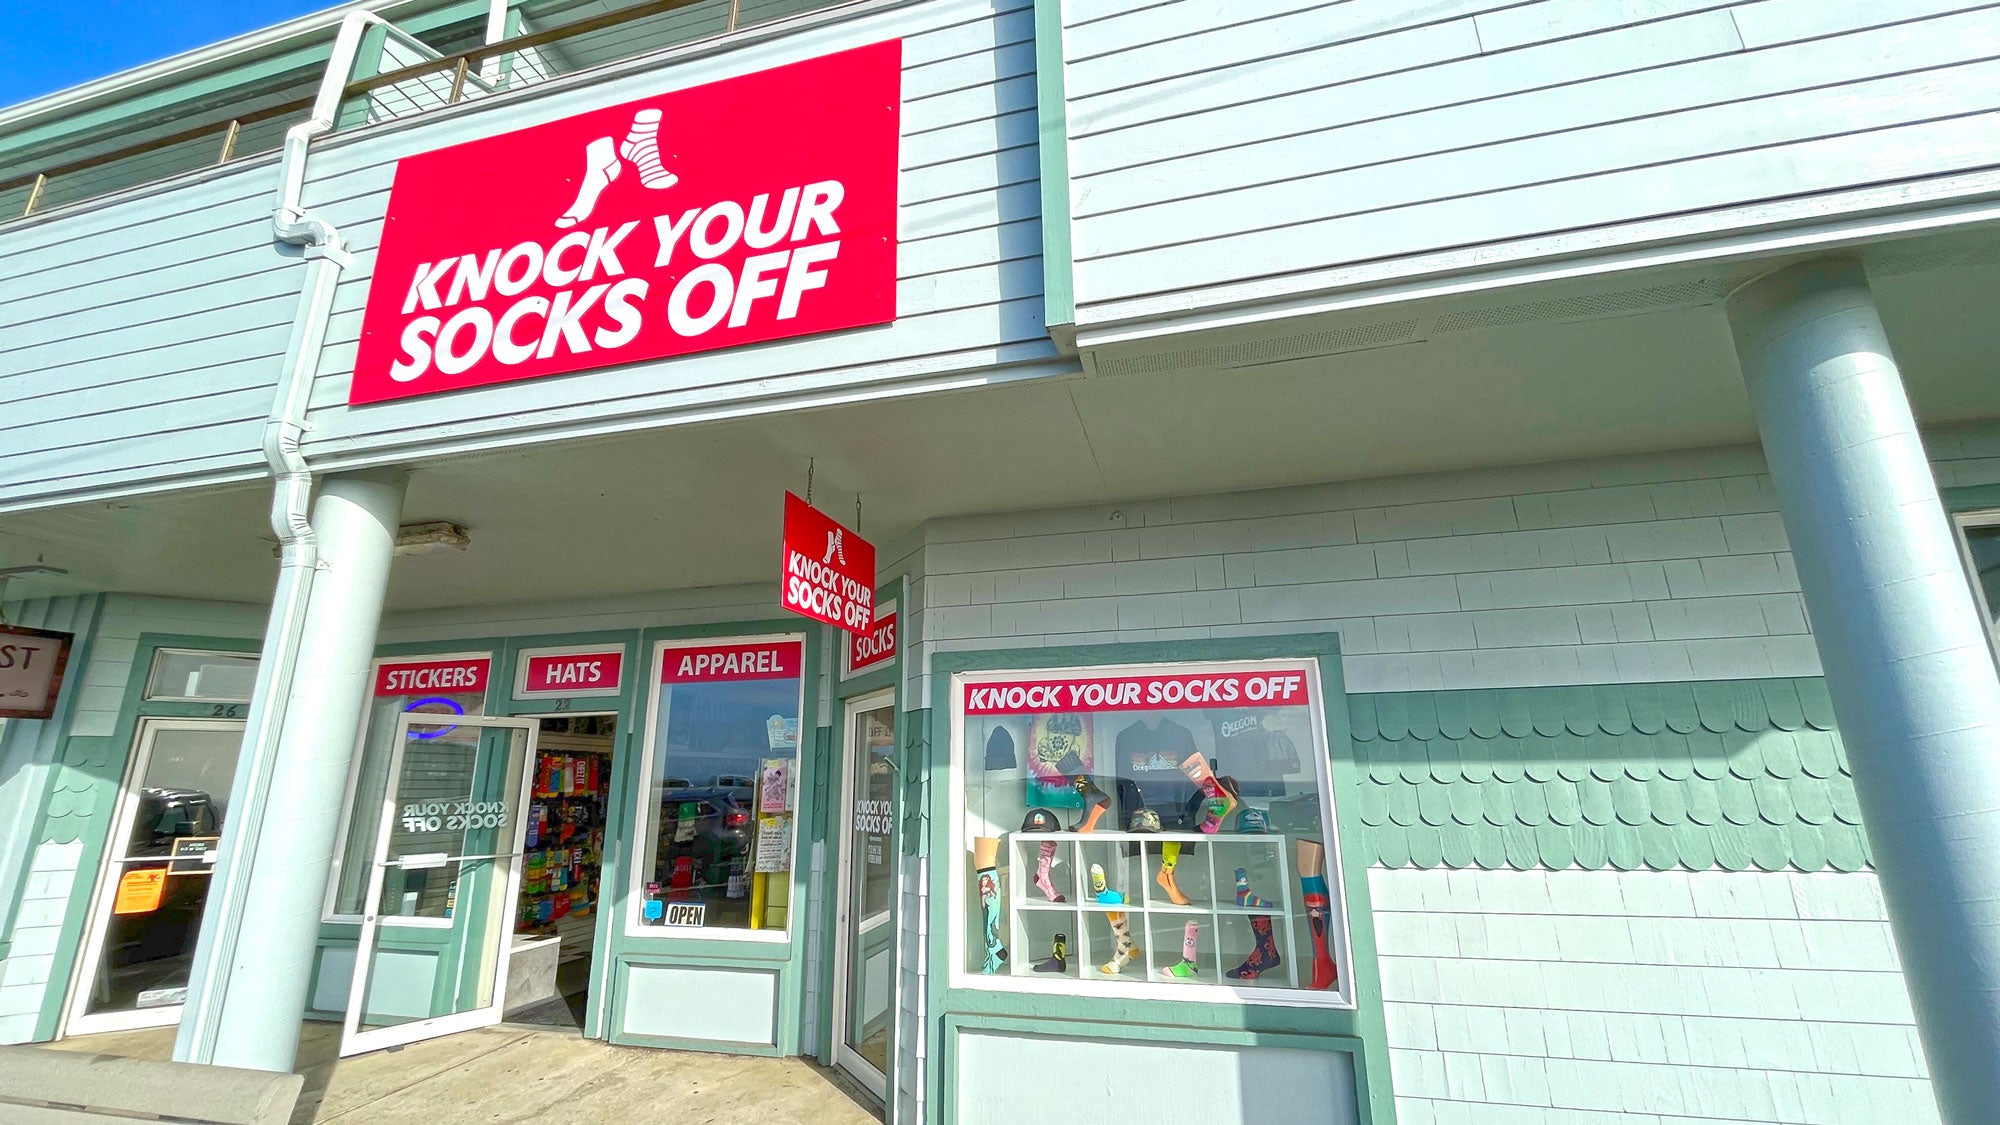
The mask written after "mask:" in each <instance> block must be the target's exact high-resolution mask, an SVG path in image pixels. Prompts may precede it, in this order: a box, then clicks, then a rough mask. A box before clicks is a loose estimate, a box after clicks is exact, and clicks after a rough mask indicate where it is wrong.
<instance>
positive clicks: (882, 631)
mask: <svg viewBox="0 0 2000 1125" xmlns="http://www.w3.org/2000/svg"><path fill="white" fill-rule="evenodd" d="M894 659H896V614H895V612H894V611H893V610H892V611H890V612H888V613H884V614H880V615H878V616H877V617H876V618H875V627H874V628H873V629H870V630H868V631H867V632H866V633H849V634H848V635H847V672H848V674H849V675H853V674H854V673H856V672H866V671H868V670H869V669H871V668H879V667H881V666H882V665H884V664H887V663H889V662H890V661H892V660H894Z"/></svg>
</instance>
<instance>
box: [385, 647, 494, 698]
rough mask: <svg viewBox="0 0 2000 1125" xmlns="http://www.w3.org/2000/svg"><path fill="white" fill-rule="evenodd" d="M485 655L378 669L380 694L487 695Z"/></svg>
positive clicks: (412, 662) (403, 663)
mask: <svg viewBox="0 0 2000 1125" xmlns="http://www.w3.org/2000/svg"><path fill="white" fill-rule="evenodd" d="M492 663H493V662H492V661H491V660H489V659H488V658H486V657H484V656H473V657H467V658H465V659H463V660H410V661H402V662H398V663H394V664H383V665H382V666H381V667H379V668H377V669H375V694H376V695H485V694H486V672H487V669H488V668H490V667H491V666H492Z"/></svg>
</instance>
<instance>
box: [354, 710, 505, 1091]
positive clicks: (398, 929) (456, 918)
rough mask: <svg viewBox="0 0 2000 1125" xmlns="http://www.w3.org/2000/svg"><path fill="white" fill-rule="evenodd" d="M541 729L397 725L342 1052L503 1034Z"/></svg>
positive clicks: (473, 720) (460, 722) (420, 720)
mask: <svg viewBox="0 0 2000 1125" xmlns="http://www.w3.org/2000/svg"><path fill="white" fill-rule="evenodd" d="M536 729H537V723H536V722H535V720H533V719H500V718H487V717H476V716H471V715H449V716H439V715H434V714H415V713H406V714H404V715H403V716H402V717H401V718H400V719H399V720H398V722H397V727H396V737H395V741H394V742H393V743H392V748H391V752H390V759H389V786H388V788H387V791H386V793H385V795H384V798H383V802H382V819H381V822H380V825H381V827H380V828H379V830H378V831H377V834H376V840H375V856H374V862H373V864H372V866H371V867H370V870H369V873H368V894H367V898H366V899H365V900H364V901H363V909H362V915H361V940H360V944H359V946H358V947H357V948H356V950H355V957H354V981H353V984H352V985H351V986H350V987H349V992H348V1000H347V1020H346V1027H345V1030H344V1032H343V1034H342V1036H341V1041H340V1053H341V1054H342V1055H343V1056H345V1055H352V1054H357V1053H359V1052H362V1051H373V1050H378V1049H380V1048H383V1047H393V1046H396V1045H398V1044H402V1043H411V1042H415V1041H416V1040H419V1039H430V1038H434V1037H436V1036H439V1035H446V1034H450V1033H452V1032H455V1031H464V1030H467V1029H469V1028H474V1027H485V1026H488V1025H491V1024H495V1023H498V1022H500V1013H501V1007H502V1004H503V1003H504V1000H505V997H506V994H507V954H508V945H509V943H510V942H511V940H512V935H513V931H514V899H515V896H516V894H517V893H518V892H519V890H520V881H521V853H522V841H523V833H524V831H525V829H526V824H525V820H524V818H523V816H522V815H521V814H522V811H523V810H524V809H525V808H526V807H527V798H528V786H529V783H530V782H531V781H532V780H533V778H532V777H531V770H530V766H531V765H532V764H533V763H534V760H535V735H536Z"/></svg>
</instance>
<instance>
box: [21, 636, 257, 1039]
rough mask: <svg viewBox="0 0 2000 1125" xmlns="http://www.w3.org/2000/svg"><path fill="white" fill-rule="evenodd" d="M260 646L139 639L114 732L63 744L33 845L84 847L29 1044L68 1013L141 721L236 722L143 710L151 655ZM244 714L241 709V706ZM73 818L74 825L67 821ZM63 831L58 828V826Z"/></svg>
mask: <svg viewBox="0 0 2000 1125" xmlns="http://www.w3.org/2000/svg"><path fill="white" fill-rule="evenodd" d="M102 609H103V607H102V605H101V604H100V606H99V615H98V616H97V617H95V618H93V619H92V621H91V630H90V633H91V638H92V639H93V640H94V639H95V638H96V636H97V634H98V633H99V631H100V630H101V629H102V628H103V616H102ZM261 647H262V642H261V640H260V639H246V638H242V637H198V636H188V635H183V634H169V633H141V634H140V635H139V641H138V644H137V646H136V647H135V648H134V649H133V652H132V665H131V672H130V674H129V675H128V676H127V677H126V681H125V695H124V699H123V701H122V702H121V703H120V704H119V707H118V725H117V726H116V727H115V728H113V730H112V732H111V734H109V735H105V736H89V735H71V736H70V737H68V738H66V739H64V740H63V753H62V763H61V768H60V769H59V770H57V771H56V776H55V781H54V784H53V786H52V787H51V790H50V792H49V795H48V799H47V800H45V801H43V802H42V809H41V813H40V815H39V816H38V817H37V822H36V826H35V832H34V836H33V839H34V840H35V842H36V846H37V847H39V846H40V845H41V844H44V843H67V842H69V841H70V840H76V841H78V842H80V843H81V844H82V849H81V851H80V852H79V853H78V855H77V862H76V877H75V878H74V879H73V880H72V881H71V883H70V891H69V903H68V904H67V905H66V906H65V907H64V908H63V924H62V930H61V931H60V933H59V934H58V935H57V938H56V948H55V953H54V956H53V959H52V961H51V963H50V965H49V979H48V984H47V985H45V986H44V987H43V991H42V1007H41V1011H40V1013H39V1014H38V1016H37V1017H36V1020H35V1041H36V1042H46V1041H48V1040H51V1039H54V1038H55V1036H56V1029H57V1028H59V1027H61V1026H62V1013H63V1009H64V1008H65V1007H67V1006H68V1004H69V998H70V985H71V983H72V979H73V978H74V976H75V974H76V962H77V959H78V958H79V957H81V956H82V954H83V933H84V929H85V927H86V925H87V924H88V922H89V918H90V904H91V902H92V901H93V900H94V899H95V898H96V897H97V891H98V880H100V879H102V878H103V877H104V849H105V847H106V846H107V844H108V842H109V837H110V835H111V816H110V813H111V811H112V810H114V809H116V808H117V807H118V794H119V791H120V790H121V789H123V788H124V785H125V774H126V772H127V771H128V770H129V769H130V768H131V764H132V751H133V749H134V742H135V739H136V737H137V734H138V730H139V723H140V720H142V719H150V718H175V719H178V718H205V719H224V720H227V719H234V720H236V721H241V720H242V718H243V716H242V715H240V714H239V715H233V716H232V715H216V714H215V713H214V708H215V707H216V706H217V705H215V704H206V703H196V704H190V703H147V702H146V701H145V697H146V681H147V679H148V678H150V675H151V672H152V668H153V654H154V653H156V652H158V651H159V650H160V649H163V648H187V649H204V650H208V651H213V652H251V653H254V652H257V651H258V650H259V649H260V648H261ZM89 658H90V653H89V651H88V650H86V651H85V652H84V653H83V654H82V655H81V657H79V658H76V659H77V670H76V673H75V674H76V676H77V682H78V683H79V684H81V683H82V679H83V677H84V676H85V675H86V674H87V673H88V671H89V667H90V660H89ZM225 706H226V705H225ZM239 706H241V707H242V708H243V710H244V711H245V712H247V711H248V710H249V706H248V705H247V704H242V705H239ZM72 817H74V818H76V819H74V820H72V819H70V818H72ZM59 820H60V821H65V822H66V823H64V824H61V825H58V824H56V823H55V822H56V821H59Z"/></svg>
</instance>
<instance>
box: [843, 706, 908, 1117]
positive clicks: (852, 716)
mask: <svg viewBox="0 0 2000 1125" xmlns="http://www.w3.org/2000/svg"><path fill="white" fill-rule="evenodd" d="M843 773H844V775H845V778H844V780H843V782H842V786H841V788H842V791H843V796H842V799H841V808H842V815H841V824H842V826H843V828H842V841H841V847H842V849H843V855H842V856H841V861H840V865H839V867H840V887H839V891H838V893H839V895H840V899H839V902H840V909H839V918H838V919H837V921H836V924H835V930H834V932H835V934H836V938H835V941H836V948H835V956H836V958H837V960H838V965H839V968H838V970H837V971H836V973H835V982H836V983H835V986H834V1001H833V1018H834V1026H835V1027H836V1028H837V1029H838V1031H837V1034H838V1035H839V1037H840V1038H839V1043H838V1046H837V1047H836V1049H835V1052H834V1054H835V1058H836V1059H837V1060H838V1061H839V1063H840V1065H841V1068H842V1069H843V1070H846V1071H847V1072H848V1073H850V1074H852V1075H853V1076H854V1077H855V1079H856V1080H857V1081H860V1082H862V1083H863V1084H865V1085H866V1086H868V1087H869V1088H870V1089H872V1090H873V1091H874V1092H875V1096H877V1097H886V1089H887V1085H888V1079H887V1075H888V1072H889V1051H890V1043H889V1026H890V1022H891V1021H892V1020H893V1019H894V1018H895V1010H894V1009H895V1002H894V999H895V987H896V927H895V925H894V922H893V919H894V917H895V901H896V777H897V775H896V705H895V697H894V693H893V692H882V693H881V694H879V695H872V696H868V697H865V698H863V699H859V700H855V701H853V702H852V703H850V704H849V705H848V730H847V754H846V766H845V769H844V770H843Z"/></svg>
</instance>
